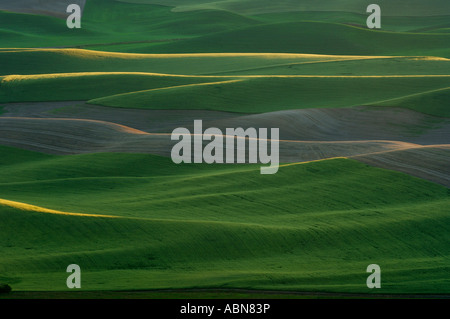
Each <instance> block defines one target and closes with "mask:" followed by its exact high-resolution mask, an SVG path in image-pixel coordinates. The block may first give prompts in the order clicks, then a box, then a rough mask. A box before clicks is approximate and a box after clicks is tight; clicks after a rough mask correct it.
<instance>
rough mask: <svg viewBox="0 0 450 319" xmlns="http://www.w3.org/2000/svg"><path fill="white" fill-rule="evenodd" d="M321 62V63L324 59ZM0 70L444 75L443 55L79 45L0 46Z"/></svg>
mask: <svg viewBox="0 0 450 319" xmlns="http://www.w3.org/2000/svg"><path fill="white" fill-rule="evenodd" d="M325 62H327V63H325ZM0 72H1V74H2V75H10V74H22V75H27V74H46V73H72V72H152V73H164V74H186V75H201V74H210V75H217V74H224V75H278V74H281V75H284V74H287V75H289V74H290V75H296V74H299V75H300V74H306V75H313V74H316V75H409V74H410V75H418V74H449V73H450V63H449V60H446V59H440V58H435V59H434V58H428V57H392V58H376V57H372V56H339V55H302V54H209V55H208V54H186V55H169V54H167V55H164V54H163V55H153V54H126V53H109V52H98V51H89V50H82V49H30V50H27V49H23V50H21V49H10V50H8V49H3V50H1V49H0Z"/></svg>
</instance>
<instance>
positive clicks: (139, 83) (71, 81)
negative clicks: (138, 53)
mask: <svg viewBox="0 0 450 319" xmlns="http://www.w3.org/2000/svg"><path fill="white" fill-rule="evenodd" d="M212 80H214V78H203V77H189V76H175V75H164V74H153V73H126V72H123V73H121V72H107V73H102V72H99V73H64V74H42V75H23V76H22V75H10V76H6V77H3V78H2V79H0V102H29V101H71V100H89V99H93V98H97V97H102V96H106V95H112V94H119V93H125V92H130V91H136V90H144V89H149V88H161V87H166V86H173V85H175V86H176V85H183V84H191V83H201V82H205V81H212ZM48 92H52V94H48Z"/></svg>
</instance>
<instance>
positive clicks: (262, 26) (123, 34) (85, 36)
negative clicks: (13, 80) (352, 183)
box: [0, 0, 450, 56]
mask: <svg viewBox="0 0 450 319" xmlns="http://www.w3.org/2000/svg"><path fill="white" fill-rule="evenodd" d="M259 5H261V4H259ZM410 7H411V4H410V5H409V6H408V8H410ZM312 8H313V7H312ZM311 10H313V9H311ZM329 10H331V9H328V11H329ZM440 13H441V14H445V10H442V8H441V10H440ZM336 16H337V14H336V13H329V12H323V13H317V12H315V13H314V12H313V13H311V12H309V13H303V14H297V13H288V14H278V13H275V14H272V15H264V16H244V15H239V14H235V13H232V12H229V11H220V10H219V11H218V10H200V11H189V12H171V11H170V8H168V7H164V6H155V5H148V4H132V3H131V4H130V3H121V2H116V1H110V0H92V1H89V2H88V3H87V5H86V8H85V11H84V15H83V20H82V21H83V22H82V23H83V24H82V26H83V27H82V29H80V30H69V29H68V28H67V27H66V26H65V21H64V20H63V19H57V18H52V17H44V16H34V15H26V14H15V13H6V12H0V21H1V24H0V34H1V36H2V42H1V44H0V46H1V47H4V48H5V47H61V46H68V47H74V46H85V45H91V46H92V48H100V49H103V50H109V51H135V52H158V53H159V52H301V53H330V54H340V53H342V54H372V55H373V54H396V55H438V56H450V53H449V49H448V47H447V45H446V44H447V43H448V36H449V35H448V33H443V34H426V33H423V34H412V33H411V34H402V33H390V32H379V31H372V30H367V29H366V28H365V26H364V24H365V23H364V21H362V20H364V17H365V16H364V12H361V13H360V14H359V15H355V14H349V13H344V14H343V15H342V16H341V17H340V18H336ZM445 21H446V20H445V17H444V16H438V17H419V18H418V19H417V21H416V20H414V19H408V18H404V17H400V18H388V19H387V25H386V28H385V29H384V30H393V31H420V32H422V31H431V30H433V29H442V28H444V29H445V28H448V23H446V22H445ZM341 23H352V24H356V25H363V28H361V29H360V28H354V27H350V26H346V25H343V24H341ZM391 26H392V27H391ZM43 35H45V36H43ZM186 38H192V39H187V40H186ZM183 39H185V40H183ZM418 43H420V45H418Z"/></svg>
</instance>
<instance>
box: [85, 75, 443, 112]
mask: <svg viewBox="0 0 450 319" xmlns="http://www.w3.org/2000/svg"><path fill="white" fill-rule="evenodd" d="M449 81H450V78H449V77H442V78H440V77H409V78H408V77H400V78H398V77H394V78H390V77H381V78H358V77H356V78H352V77H350V78H349V77H343V78H342V77H337V78H330V77H324V78H321V77H303V78H302V77H300V78H299V77H293V78H284V77H264V76H263V77H260V78H243V79H241V80H238V81H227V82H221V83H213V84H209V85H188V86H180V87H174V88H165V89H159V90H148V91H142V92H136V93H130V94H121V95H115V96H111V97H105V98H99V99H95V100H91V101H90V102H89V103H92V104H99V105H105V106H114V107H133V108H148V109H166V108H170V109H208V110H225V111H231V112H244V113H261V112H271V111H277V110H283V109H299V108H314V107H349V106H357V105H363V104H376V102H378V101H383V100H387V99H392V98H396V97H401V96H404V95H410V94H414V93H417V92H423V91H428V90H432V89H439V88H444V87H448V85H449ZM426 107H427V106H426V105H417V108H416V110H418V111H420V110H423V109H424V108H425V109H426ZM441 110H442V112H443V113H444V114H440V115H445V112H446V111H445V107H444V106H441Z"/></svg>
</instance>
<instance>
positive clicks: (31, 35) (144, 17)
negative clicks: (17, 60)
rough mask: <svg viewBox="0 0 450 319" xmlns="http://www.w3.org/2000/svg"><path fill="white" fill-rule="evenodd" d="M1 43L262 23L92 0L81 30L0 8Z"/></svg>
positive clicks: (165, 34)
mask: <svg viewBox="0 0 450 319" xmlns="http://www.w3.org/2000/svg"><path fill="white" fill-rule="evenodd" d="M0 21H1V22H0V34H1V36H2V42H1V44H0V46H1V47H3V48H5V47H61V46H69V47H72V46H79V45H87V44H96V43H97V44H98V43H117V42H134V41H138V42H141V41H145V42H152V41H162V40H163V41H169V40H173V39H180V38H184V37H192V36H199V35H203V34H208V33H211V32H219V31H225V30H230V29H234V28H242V27H245V26H250V25H254V24H256V23H258V22H257V21H254V20H253V19H251V18H247V17H244V16H240V15H236V14H233V13H229V12H224V11H210V12H188V13H173V12H170V8H168V7H163V6H153V5H151V6H149V5H139V4H125V3H120V2H116V1H110V0H90V1H88V2H87V4H86V6H85V10H84V14H83V18H82V28H81V29H72V30H71V29H68V28H67V26H66V22H65V20H63V19H58V18H54V17H46V16H38V15H30V14H17V13H9V12H4V11H0Z"/></svg>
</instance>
